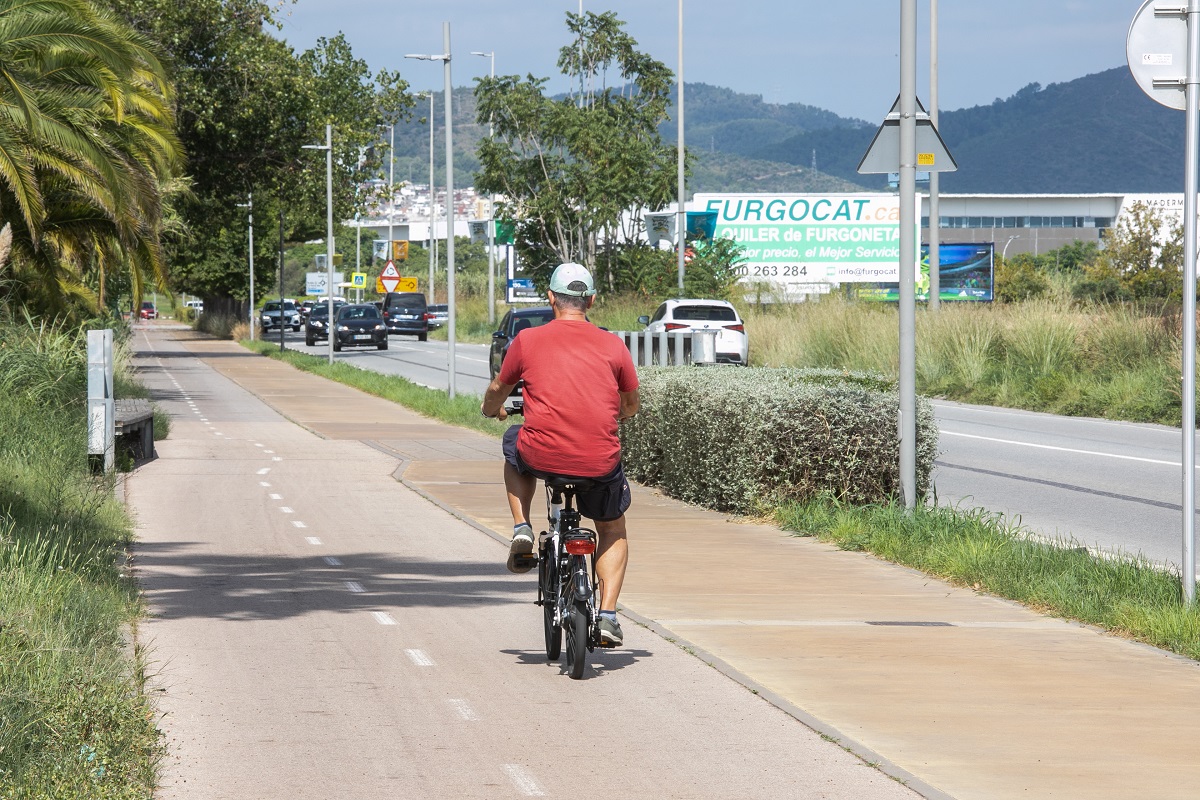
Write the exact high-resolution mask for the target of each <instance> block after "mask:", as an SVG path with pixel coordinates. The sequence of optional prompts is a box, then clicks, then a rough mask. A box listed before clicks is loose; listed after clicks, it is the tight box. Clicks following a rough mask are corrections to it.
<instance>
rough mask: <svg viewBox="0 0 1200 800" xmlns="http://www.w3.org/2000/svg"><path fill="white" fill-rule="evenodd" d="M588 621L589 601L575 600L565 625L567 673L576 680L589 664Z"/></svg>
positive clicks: (564, 621)
mask: <svg viewBox="0 0 1200 800" xmlns="http://www.w3.org/2000/svg"><path fill="white" fill-rule="evenodd" d="M588 622H589V620H588V607H587V603H585V602H584V601H582V600H575V601H573V602H572V603H571V605H570V611H568V612H567V618H566V619H564V620H563V626H564V627H565V628H566V629H567V674H568V675H570V676H571V679H572V680H576V681H577V680H579V679H580V678H582V677H583V670H584V668H585V667H586V666H587V643H588Z"/></svg>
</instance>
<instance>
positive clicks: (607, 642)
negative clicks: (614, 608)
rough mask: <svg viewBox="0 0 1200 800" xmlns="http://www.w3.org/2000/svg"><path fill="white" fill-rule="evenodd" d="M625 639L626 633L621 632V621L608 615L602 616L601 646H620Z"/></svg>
mask: <svg viewBox="0 0 1200 800" xmlns="http://www.w3.org/2000/svg"><path fill="white" fill-rule="evenodd" d="M624 641H625V636H624V634H622V633H621V623H619V622H617V621H616V620H614V619H609V618H608V617H601V618H600V646H601V647H620V646H621V644H622V643H623V642H624Z"/></svg>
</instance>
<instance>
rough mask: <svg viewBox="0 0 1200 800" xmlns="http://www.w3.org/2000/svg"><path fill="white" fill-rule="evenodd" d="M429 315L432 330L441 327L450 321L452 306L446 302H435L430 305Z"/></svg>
mask: <svg viewBox="0 0 1200 800" xmlns="http://www.w3.org/2000/svg"><path fill="white" fill-rule="evenodd" d="M427 317H428V319H429V328H430V329H431V330H432V329H433V328H440V327H442V326H443V325H445V324H446V323H447V322H449V321H450V306H448V305H446V304H445V303H435V304H434V305H431V306H429V311H428V312H427Z"/></svg>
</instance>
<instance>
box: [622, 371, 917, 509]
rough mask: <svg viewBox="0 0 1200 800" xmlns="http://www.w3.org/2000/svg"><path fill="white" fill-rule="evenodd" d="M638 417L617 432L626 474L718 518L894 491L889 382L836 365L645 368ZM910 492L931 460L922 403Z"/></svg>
mask: <svg viewBox="0 0 1200 800" xmlns="http://www.w3.org/2000/svg"><path fill="white" fill-rule="evenodd" d="M638 374H639V377H640V379H641V397H642V410H641V412H640V413H639V414H638V415H637V416H636V417H634V418H633V419H632V420H629V421H628V422H626V423H625V425H624V426H622V431H621V437H622V446H623V454H624V459H625V467H626V470H627V472H628V474H629V476H630V477H631V478H633V479H634V480H638V481H641V482H643V483H649V484H655V485H658V486H660V487H662V488H664V489H665V490H667V491H670V492H671V494H672V495H674V496H676V497H678V498H680V499H681V500H686V501H689V502H693V503H698V504H700V505H704V506H708V507H710V508H715V509H718V510H722V511H734V512H739V513H753V512H756V511H761V510H763V509H765V508H767V507H768V506H770V505H771V504H773V503H777V502H782V501H785V500H796V501H802V500H807V499H809V498H811V497H814V496H816V495H817V494H823V493H824V494H830V495H832V496H834V497H837V498H839V499H842V500H846V501H849V502H855V503H873V502H885V501H887V500H889V499H891V498H893V497H895V496H897V495H899V494H900V483H899V466H898V461H899V441H898V438H897V426H896V419H897V416H898V411H899V408H898V406H899V397H898V394H897V392H896V390H895V386H894V385H893V384H892V383H890V382H889V381H886V380H884V379H883V378H880V377H878V376H874V375H870V374H865V373H848V372H839V371H835V370H814V369H806V370H797V369H762V370H739V369H734V368H721V367H718V368H695V369H691V368H687V369H684V368H647V369H643V370H640V371H639V373H638ZM917 440H918V441H917V493H918V496H924V494H925V492H926V491H927V489H928V487H929V474H930V471H931V470H932V467H933V459H934V457H935V456H936V454H937V431H936V428H935V427H934V421H933V412H932V410H931V407H930V405H929V403H928V401H926V400H924V399H923V398H922V399H920V400H919V401H918V407H917Z"/></svg>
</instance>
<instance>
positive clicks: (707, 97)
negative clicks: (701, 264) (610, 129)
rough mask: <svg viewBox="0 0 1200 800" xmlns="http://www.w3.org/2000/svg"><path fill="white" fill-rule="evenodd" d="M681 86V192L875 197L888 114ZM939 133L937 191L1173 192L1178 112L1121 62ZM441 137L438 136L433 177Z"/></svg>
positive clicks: (422, 126) (409, 144) (418, 160)
mask: <svg viewBox="0 0 1200 800" xmlns="http://www.w3.org/2000/svg"><path fill="white" fill-rule="evenodd" d="M686 88H687V106H686V111H687V118H686V125H687V128H686V137H687V139H686V143H687V146H688V150H689V152H690V153H691V155H692V157H693V162H692V174H691V177H690V178H689V180H688V191H689V193H691V192H715V191H755V192H811V191H854V190H856V189H870V190H873V191H877V190H886V188H887V186H886V176H883V175H859V174H858V173H857V172H856V169H855V168H856V167H857V165H858V162H859V161H860V159H861V158H862V156H863V153H864V152H866V149H867V147H868V145H869V144H870V142H871V138H872V137H873V136H874V135H875V131H876V129H877V126H878V124H879V122H881V121H882V118H883V115H884V114H885V113H886V111H887V109H880V119H879V120H878V121H875V122H867V121H863V120H856V119H848V118H844V117H839V116H838V115H836V114H834V113H832V112H829V111H825V110H823V109H820V108H816V107H814V106H807V105H803V104H800V103H791V104H775V103H766V102H763V100H762V97H761V96H758V95H749V94H742V93H738V92H734V91H732V90H729V89H723V88H720V87H716V86H710V85H707V84H687V87H686ZM454 99H455V103H456V104H457V108H456V113H455V136H456V137H457V141H456V147H455V159H456V164H458V166H457V167H456V170H459V171H461V172H460V176H461V177H460V178H459V179H458V180H457V181H456V183H460V184H465V183H466V182H468V181H469V180H470V176H469V173H470V172H471V171H472V170H474V169H475V168H476V167H477V166H478V164H477V162H476V161H475V159H474V152H473V151H474V147H475V142H477V141H478V138H479V137H480V136H482V135H486V133H487V129H486V126H483V125H479V124H478V123H476V121H475V119H474V98H473V96H472V95H471V92H470V90H469V89H465V88H464V89H458V90H455V92H454ZM422 110H423V106H422V105H421V104H419V105H418V107H417V113H418V114H420V113H421V111H422ZM440 111H441V103H440V101H439V102H437V103H436V104H435V113H437V112H440ZM938 130H939V132H940V133H941V135H942V138H943V140H944V141H945V142H946V145H947V147H948V148H949V149H950V152H951V153H952V154H953V155H954V158H955V160H956V161H957V163H958V165H959V169H958V171H957V172H953V173H943V175H942V178H941V189H942V191H943V192H946V193H1000V194H1009V193H1013V194H1043V193H1046V194H1060V193H1066V194H1074V193H1112V192H1121V193H1142V192H1144V193H1156V192H1182V191H1183V180H1184V165H1183V160H1184V139H1185V136H1184V115H1183V113H1182V112H1178V111H1174V110H1171V109H1168V108H1165V107H1163V106H1160V105H1158V104H1157V103H1155V102H1154V101H1153V100H1151V99H1150V98H1149V97H1147V96H1146V95H1145V94H1144V93H1143V92H1142V91H1141V89H1140V88H1138V86H1137V84H1136V83H1135V82H1134V80H1133V77H1132V76H1131V75H1130V73H1129V70H1128V69H1127V68H1125V67H1118V68H1115V69H1111V70H1106V71H1104V72H1099V73H1096V74H1093V75H1087V76H1085V77H1082V78H1079V79H1076V80H1073V81H1067V82H1064V83H1054V84H1050V85H1048V86H1045V87H1042V86H1041V85H1039V84H1036V83H1034V84H1030V85H1029V86H1026V87H1025V88H1023V89H1021V90H1020V91H1018V92H1017V93H1016V94H1014V95H1013V96H1012V97H1009V98H1006V99H997V100H995V101H994V102H993V103H991V104H989V105H981V106H973V107H971V108H963V109H958V110H953V111H942V112H941V113H940V114H939V119H938ZM428 131H429V129H428V124H427V121H426V120H425V119H423V118H422V119H419V120H416V121H414V122H411V123H401V124H398V125H397V128H396V158H397V161H396V172H397V178H398V179H403V178H404V177H406V176H408V175H409V174H412V179H413V180H415V181H416V182H418V183H424V182H426V181H427V180H428V178H427V177H426V176H427V175H428V163H429V138H428V136H429V133H428ZM661 134H662V136H663V138H664V139H665V140H667V141H672V142H673V141H674V140H675V122H674V121H673V120H671V121H668V122H665V123H663V125H662V127H661ZM441 137H442V132H441V131H440V130H439V131H437V133H436V136H435V143H436V145H437V149H438V156H437V159H438V161H439V164H438V172H439V178H438V180H439V181H440V180H441V179H442V178H441V169H440V160H441V158H442V156H441V155H440V153H441V146H442V139H441Z"/></svg>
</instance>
